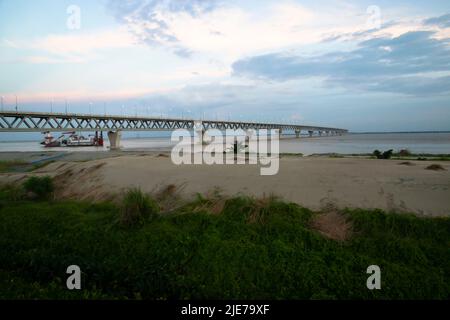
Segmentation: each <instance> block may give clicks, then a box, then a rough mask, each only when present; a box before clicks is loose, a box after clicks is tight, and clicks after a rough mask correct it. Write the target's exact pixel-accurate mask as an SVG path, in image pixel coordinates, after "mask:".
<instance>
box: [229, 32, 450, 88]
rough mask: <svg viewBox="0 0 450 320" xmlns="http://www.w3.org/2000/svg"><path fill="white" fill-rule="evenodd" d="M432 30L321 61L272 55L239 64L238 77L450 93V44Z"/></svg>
mask: <svg viewBox="0 0 450 320" xmlns="http://www.w3.org/2000/svg"><path fill="white" fill-rule="evenodd" d="M433 35H434V32H432V31H417V32H408V33H405V34H403V35H401V36H399V37H395V38H388V37H382V38H374V39H371V40H366V41H363V42H361V43H359V46H358V48H357V49H355V50H353V51H348V52H331V53H327V54H323V55H317V56H309V57H303V56H293V55H286V54H284V53H272V54H266V55H261V56H255V57H251V58H247V59H242V60H238V61H236V62H235V63H234V64H233V66H232V68H233V73H234V74H235V75H238V76H247V77H252V78H262V79H269V80H276V81H286V80H290V79H296V78H308V77H323V78H324V79H326V83H328V84H333V85H340V86H344V87H347V88H359V89H365V90H375V91H388V92H398V93H406V94H427V93H441V92H448V91H450V86H448V85H446V84H448V77H446V76H442V75H441V76H439V74H437V73H442V72H444V73H445V72H450V48H449V40H448V39H443V40H438V39H434V38H433Z"/></svg>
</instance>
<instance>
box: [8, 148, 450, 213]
mask: <svg viewBox="0 0 450 320" xmlns="http://www.w3.org/2000/svg"><path fill="white" fill-rule="evenodd" d="M402 162H404V161H399V160H398V161H397V160H374V159H357V158H326V157H306V158H301V157H293V156H289V157H283V158H281V159H280V170H279V173H278V174H277V175H274V176H261V175H260V167H259V166H258V165H212V166H208V165H180V166H177V165H174V164H173V163H172V162H171V160H170V158H168V157H164V156H158V154H131V155H129V154H126V153H123V154H122V155H114V157H111V158H100V159H95V160H90V161H82V162H80V161H68V160H61V161H58V160H57V161H55V162H53V163H51V164H49V165H48V166H45V167H43V168H41V169H38V170H37V171H35V172H33V174H37V175H51V176H53V177H55V180H56V182H57V186H58V192H57V194H58V196H59V197H62V198H78V199H79V198H82V199H91V200H101V199H105V198H108V197H110V196H111V195H117V194H119V195H120V194H122V193H123V191H124V190H125V189H126V188H129V187H133V186H138V187H140V188H141V189H142V190H143V191H146V192H156V191H157V190H160V189H162V188H164V187H166V186H168V185H175V186H177V189H178V190H180V193H181V195H182V196H183V197H185V198H189V197H192V196H193V195H195V193H197V192H199V193H203V194H206V193H208V192H211V191H212V190H214V189H219V190H220V191H221V193H222V194H223V195H226V196H232V195H236V194H238V193H244V194H247V195H252V196H257V197H261V196H263V195H270V194H274V195H277V196H280V197H281V198H283V199H285V200H287V201H292V202H296V203H298V204H300V205H302V206H305V207H308V208H311V209H313V210H321V209H323V208H325V207H328V206H334V207H337V208H345V207H350V208H380V209H384V210H395V211H397V212H411V213H416V214H419V215H426V216H449V215H450V162H445V161H441V162H440V161H410V162H411V165H401V164H400V163H402ZM432 163H437V164H440V165H441V166H442V167H443V168H444V169H446V170H444V171H432V170H426V169H425V168H426V167H427V166H428V165H430V164H432ZM28 175H29V173H27V174H25V173H4V174H0V183H3V184H5V183H14V182H16V183H20V181H23V179H24V178H26V176H28Z"/></svg>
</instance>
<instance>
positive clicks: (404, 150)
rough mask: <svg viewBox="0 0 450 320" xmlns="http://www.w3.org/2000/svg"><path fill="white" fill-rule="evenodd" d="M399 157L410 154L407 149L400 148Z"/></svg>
mask: <svg viewBox="0 0 450 320" xmlns="http://www.w3.org/2000/svg"><path fill="white" fill-rule="evenodd" d="M398 155H399V156H400V157H409V156H410V155H411V152H410V151H409V150H408V149H402V150H400V152H399V153H398Z"/></svg>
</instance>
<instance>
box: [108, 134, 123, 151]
mask: <svg viewBox="0 0 450 320" xmlns="http://www.w3.org/2000/svg"><path fill="white" fill-rule="evenodd" d="M121 136H122V132H121V131H120V130H117V131H108V139H109V145H110V147H109V149H110V150H117V149H120V138H121Z"/></svg>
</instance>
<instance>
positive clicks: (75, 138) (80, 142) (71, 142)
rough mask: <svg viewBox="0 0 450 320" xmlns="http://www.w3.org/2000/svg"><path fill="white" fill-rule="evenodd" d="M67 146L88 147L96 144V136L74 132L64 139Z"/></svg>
mask: <svg viewBox="0 0 450 320" xmlns="http://www.w3.org/2000/svg"><path fill="white" fill-rule="evenodd" d="M64 142H65V144H66V146H67V147H88V146H95V145H96V144H95V139H94V137H88V138H86V137H84V136H82V135H77V134H72V135H70V136H69V138H67V140H65V141H64Z"/></svg>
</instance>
